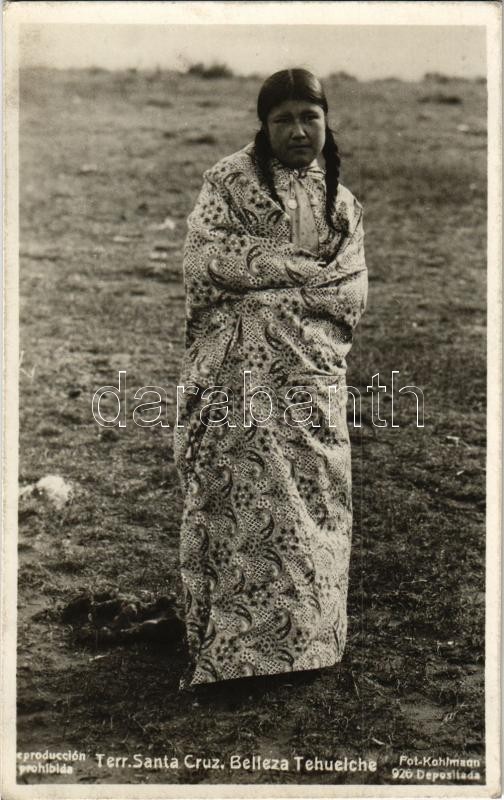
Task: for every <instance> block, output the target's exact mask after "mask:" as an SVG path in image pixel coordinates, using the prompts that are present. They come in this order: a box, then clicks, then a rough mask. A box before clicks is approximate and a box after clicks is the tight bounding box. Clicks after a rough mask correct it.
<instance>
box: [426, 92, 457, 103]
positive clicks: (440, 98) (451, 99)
mask: <svg viewBox="0 0 504 800" xmlns="http://www.w3.org/2000/svg"><path fill="white" fill-rule="evenodd" d="M418 102H419V103H439V104H441V105H446V106H460V105H462V98H461V97H459V96H458V94H443V93H442V92H435V93H434V94H426V95H424V96H423V97H420V99H419V101H418Z"/></svg>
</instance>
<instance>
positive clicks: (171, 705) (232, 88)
mask: <svg viewBox="0 0 504 800" xmlns="http://www.w3.org/2000/svg"><path fill="white" fill-rule="evenodd" d="M259 85H260V81H259V79H254V78H236V77H235V78H234V77H230V78H224V79H214V80H205V79H202V78H201V77H198V76H197V75H179V74H173V73H163V72H156V73H151V74H147V73H139V72H135V71H129V72H123V73H119V72H118V73H109V72H106V71H103V70H98V69H96V70H89V71H67V72H57V71H50V70H30V71H28V70H27V71H25V72H23V73H22V75H21V86H20V88H21V111H20V165H21V167H20V298H21V300H20V302H21V305H20V315H21V318H20V325H21V348H22V351H23V353H22V362H21V374H20V397H21V408H20V426H21V432H20V475H19V481H20V485H21V487H25V486H27V485H29V484H32V483H35V482H37V481H38V480H39V479H40V478H42V477H44V476H46V475H60V476H61V477H62V478H63V479H64V480H65V481H67V482H69V483H70V484H72V487H73V495H72V498H71V500H70V502H68V503H67V504H66V505H65V506H64V507H63V508H62V509H60V510H57V509H55V508H54V506H53V505H52V504H51V503H50V502H48V501H47V500H46V499H44V497H43V496H40V495H39V496H37V495H33V496H30V497H25V498H24V499H23V500H22V502H21V503H20V524H19V614H18V623H19V625H18V636H19V652H18V742H17V750H18V751H30V750H41V751H43V750H45V749H46V748H49V749H53V750H54V749H58V750H61V749H63V748H72V749H77V750H78V751H81V752H85V753H86V754H87V756H88V758H87V760H86V761H83V762H79V764H78V765H77V767H76V770H75V772H74V774H73V775H72V776H64V775H60V776H49V775H33V776H30V775H28V776H24V777H23V778H21V780H23V781H26V782H45V783H47V782H55V781H58V782H65V781H67V782H74V781H76V782H77V781H78V782H81V783H86V782H90V783H92V782H104V783H117V782H138V783H140V782H142V783H177V782H180V783H199V782H201V783H205V782H214V783H219V782H220V783H222V782H224V783H233V782H235V783H261V782H262V783H268V782H272V783H273V782H275V783H289V782H292V783H294V782H296V783H318V784H321V783H325V784H330V783H342V782H354V783H376V782H378V783H390V782H393V779H392V775H391V768H392V767H395V766H396V765H397V763H398V756H399V754H400V753H404V752H406V753H408V752H411V753H417V754H419V755H422V754H426V755H460V756H462V757H463V756H464V755H465V756H467V755H469V754H470V755H472V756H474V757H476V758H479V759H482V761H484V752H485V739H484V695H483V669H484V552H485V540H484V534H485V527H484V523H485V444H486V422H485V408H486V398H485V393H486V340H485V337H486V130H485V119H486V86H485V85H484V83H481V82H478V81H457V80H448V81H442V80H441V79H440V78H439V77H438V78H437V79H436V78H435V76H434V77H431V78H430V79H429V80H424V81H422V82H419V83H403V82H401V81H398V80H392V79H391V80H388V81H380V82H369V83H361V82H358V81H355V80H352V79H349V78H346V79H345V78H344V77H341V76H340V77H339V78H338V77H336V76H335V77H333V78H332V79H328V80H327V82H326V89H327V93H328V97H329V104H330V108H331V112H332V117H331V122H332V126H333V128H334V129H335V130H336V133H337V139H338V142H339V144H340V149H341V152H342V156H343V175H342V180H343V182H344V183H345V184H346V185H347V186H348V187H349V188H350V189H351V190H352V191H353V192H354V193H355V194H356V196H357V197H358V198H359V199H360V200H361V202H362V203H363V204H364V206H365V225H366V253H367V261H368V267H369V276H370V293H369V305H368V310H367V312H366V314H365V316H364V318H363V320H362V323H361V325H360V327H359V329H358V331H357V335H356V340H355V344H354V348H353V350H352V352H351V354H350V357H349V374H348V382H349V384H351V385H353V386H355V387H357V388H358V389H359V390H360V392H361V393H362V396H363V425H362V427H361V428H360V429H359V428H355V429H354V428H353V427H352V426H351V427H350V430H351V438H352V443H353V450H352V454H353V481H354V522H355V525H354V539H353V551H352V562H351V575H350V578H351V586H350V596H349V614H350V616H349V641H348V645H347V650H346V653H345V657H344V660H343V662H342V664H341V665H340V666H339V667H337V668H334V669H330V670H323V671H322V672H321V673H320V676H319V677H318V678H317V680H315V681H314V682H313V683H312V684H309V685H296V686H288V685H285V684H282V685H276V684H274V683H273V682H272V683H271V685H268V684H267V683H266V684H262V685H261V686H260V687H258V688H256V689H250V690H247V691H241V692H239V691H238V690H236V692H233V693H230V691H229V689H227V688H226V686H213V687H209V688H206V689H203V690H200V691H199V692H197V693H196V694H195V695H190V694H184V695H181V694H179V693H178V692H177V684H178V678H179V675H180V671H181V669H182V664H183V652H182V650H181V649H180V648H174V647H170V646H165V645H160V644H155V643H148V642H145V643H140V642H136V643H133V644H131V645H124V644H123V645H119V646H115V647H109V648H107V647H96V648H93V647H90V646H86V645H83V644H82V643H79V641H78V640H77V638H76V636H75V631H74V630H73V628H72V626H71V625H66V624H63V622H62V620H61V609H62V608H63V607H64V606H65V604H66V603H68V601H69V600H70V599H71V598H72V597H74V596H75V595H76V594H77V593H78V592H79V591H80V590H81V589H89V590H91V591H93V592H99V591H107V590H109V591H114V590H115V591H117V592H119V593H120V594H124V595H126V596H131V597H132V598H137V599H140V600H148V599H149V598H152V597H156V596H158V595H160V594H173V595H175V596H176V597H179V593H180V586H179V581H178V573H177V564H178V551H177V548H178V526H179V519H180V514H181V495H180V490H179V488H178V481H177V476H176V473H175V470H174V465H173V450H172V431H171V428H160V427H154V428H150V429H146V428H139V427H138V426H136V425H135V424H134V423H133V421H132V416H131V413H132V409H133V407H134V406H135V405H136V401H135V400H134V394H135V391H136V390H137V389H138V388H139V387H141V386H146V385H158V386H162V387H165V388H166V390H167V393H168V399H169V402H168V404H167V409H168V410H167V413H168V419H169V420H170V421H171V423H173V421H174V414H175V406H174V405H173V400H174V399H175V389H176V383H177V377H178V371H179V364H180V359H181V355H182V347H183V319H184V287H183V282H182V273H181V252H182V246H183V240H184V234H185V219H186V217H187V214H188V213H189V211H190V210H191V208H192V205H193V203H194V200H195V197H196V194H197V192H198V190H199V186H200V183H201V176H202V173H203V171H204V170H205V169H206V168H207V167H209V166H210V165H212V164H213V163H214V162H215V161H217V160H218V159H219V158H221V157H222V156H223V155H226V154H228V153H231V152H233V151H235V150H237V149H239V148H240V147H242V146H243V145H244V144H246V143H247V142H248V141H249V140H250V139H251V138H252V137H253V134H254V132H255V130H256V117H255V98H256V95H257V91H258V88H259ZM167 218H168V222H167V223H165V224H163V223H164V222H165V220H166V219H167ZM153 254H157V259H156V260H154V259H153V258H152V256H153ZM119 369H124V370H126V371H127V402H128V416H127V426H126V427H125V428H123V429H114V430H105V429H102V428H100V427H99V426H98V425H97V424H96V422H95V421H94V419H93V416H92V413H91V400H92V396H93V393H94V392H95V391H96V390H97V389H98V388H99V387H100V386H103V385H105V384H116V385H117V379H118V371H119ZM392 370H399V376H398V378H397V386H398V387H400V386H404V385H406V384H414V385H415V386H417V387H419V388H421V389H422V391H423V393H424V398H425V426H424V427H423V428H420V427H417V426H416V416H415V403H414V398H413V397H412V395H405V396H401V397H400V398H399V397H396V409H395V421H396V423H397V424H398V425H399V427H397V428H392V427H391V425H390V421H391V417H390V405H391V399H390V380H391V371H392ZM377 372H379V373H380V377H381V383H384V384H386V385H387V396H385V399H384V400H383V403H382V406H381V407H382V409H383V415H384V417H385V418H386V419H387V420H388V425H387V427H383V428H378V427H375V426H373V425H372V423H371V395H370V393H369V392H367V391H366V387H367V385H368V384H370V382H371V379H372V376H373V375H374V374H376V373H377ZM95 753H106V754H108V755H128V754H133V753H141V754H143V755H144V756H147V755H149V756H155V755H162V754H164V753H169V754H172V753H173V754H175V755H177V754H179V755H180V754H182V755H183V754H185V753H194V754H196V755H201V754H205V755H210V756H212V755H218V756H221V757H222V758H224V759H226V758H227V756H228V755H229V754H231V753H242V754H251V753H260V754H262V755H264V756H267V755H273V756H284V757H292V755H294V754H301V755H306V756H308V755H318V756H323V757H331V756H338V757H340V756H344V755H361V756H362V757H368V758H376V759H377V760H378V764H379V767H378V772H377V773H364V774H362V773H355V774H345V773H314V772H300V773H295V772H294V771H290V772H286V773H285V772H266V771H258V772H247V771H245V770H237V771H234V772H231V771H228V770H224V771H222V772H221V771H218V772H216V771H215V770H214V771H212V770H211V769H209V770H205V769H201V770H190V769H187V768H181V769H180V770H171V771H170V770H158V771H154V770H148V769H144V768H139V769H134V770H132V769H127V768H125V769H107V768H103V767H102V768H101V769H100V768H98V766H97V762H96V759H95ZM483 777H484V769H482V770H481V778H482V779H483ZM405 782H408V781H407V780H406V781H405Z"/></svg>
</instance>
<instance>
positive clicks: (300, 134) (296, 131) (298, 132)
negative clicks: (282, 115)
mask: <svg viewBox="0 0 504 800" xmlns="http://www.w3.org/2000/svg"><path fill="white" fill-rule="evenodd" d="M291 136H292V138H293V139H305V138H306V131H305V129H304V128H303V125H302V123H301V122H294V125H293V128H292V133H291Z"/></svg>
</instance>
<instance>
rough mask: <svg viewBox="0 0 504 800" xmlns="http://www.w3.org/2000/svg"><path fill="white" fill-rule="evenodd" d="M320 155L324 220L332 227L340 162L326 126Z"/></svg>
mask: <svg viewBox="0 0 504 800" xmlns="http://www.w3.org/2000/svg"><path fill="white" fill-rule="evenodd" d="M322 154H323V156H324V158H325V162H326V174H325V182H326V220H327V223H328V225H331V226H332V224H333V222H332V216H333V214H334V211H335V207H336V195H337V193H338V180H339V171H340V164H341V161H340V157H339V152H338V145H337V144H336V142H335V140H334V136H333V132H332V130H331V129H330V128H329V126H328V125H326V137H325V144H324V148H323V150H322Z"/></svg>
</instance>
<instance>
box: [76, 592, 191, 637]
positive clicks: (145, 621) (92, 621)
mask: <svg viewBox="0 0 504 800" xmlns="http://www.w3.org/2000/svg"><path fill="white" fill-rule="evenodd" d="M61 619H62V621H63V622H65V623H67V624H70V625H72V627H73V629H74V632H75V634H76V637H77V639H78V641H80V642H81V643H83V644H89V645H94V646H95V647H98V646H102V645H113V644H122V643H126V642H130V641H135V640H140V639H141V640H147V641H151V642H159V643H161V644H174V643H175V642H179V641H181V640H182V639H183V636H184V631H185V626H184V623H183V621H182V619H181V618H180V616H179V614H178V612H177V609H176V607H175V602H174V600H173V598H171V597H168V596H164V595H163V596H161V597H158V598H157V599H156V600H154V601H153V602H151V603H142V602H140V601H137V600H134V599H131V598H125V597H120V596H115V595H113V594H112V593H107V592H101V593H99V594H94V595H93V594H92V593H91V592H89V591H84V592H82V593H81V594H79V595H77V597H75V598H73V599H72V600H71V601H70V602H69V603H68V604H67V605H66V606H65V607H64V608H63V610H62V612H61Z"/></svg>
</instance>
